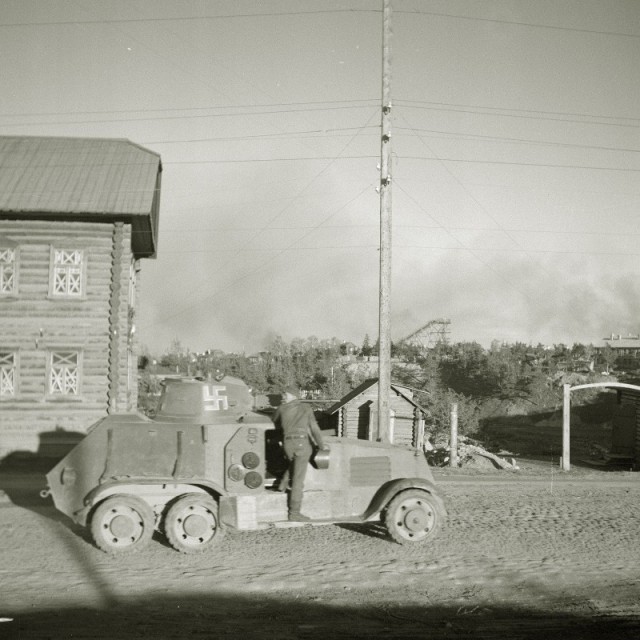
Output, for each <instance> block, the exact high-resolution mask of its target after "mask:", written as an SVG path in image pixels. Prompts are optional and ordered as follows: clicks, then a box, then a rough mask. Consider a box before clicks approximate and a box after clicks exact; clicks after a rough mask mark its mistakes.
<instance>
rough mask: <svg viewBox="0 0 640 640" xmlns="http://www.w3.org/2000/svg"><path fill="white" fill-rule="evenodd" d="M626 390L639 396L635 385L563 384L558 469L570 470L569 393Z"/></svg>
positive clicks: (603, 383) (639, 392)
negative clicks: (560, 453) (581, 390)
mask: <svg viewBox="0 0 640 640" xmlns="http://www.w3.org/2000/svg"><path fill="white" fill-rule="evenodd" d="M598 387H600V388H606V389H627V390H629V391H635V392H636V393H638V394H639V395H640V386H638V385H635V384H627V383H626V382H591V383H588V384H576V385H574V386H571V385H570V384H565V385H564V386H563V401H562V459H561V460H560V468H561V469H562V470H563V471H569V470H570V469H571V459H570V453H569V447H570V443H571V392H572V391H579V390H580V389H596V388H598Z"/></svg>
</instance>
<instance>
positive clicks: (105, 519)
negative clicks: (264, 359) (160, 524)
mask: <svg viewBox="0 0 640 640" xmlns="http://www.w3.org/2000/svg"><path fill="white" fill-rule="evenodd" d="M154 523H155V518H154V515H153V510H152V509H151V507H150V506H149V505H148V504H147V503H146V502H144V500H141V499H140V498H137V497H135V496H128V495H125V494H118V495H114V496H111V497H110V498H107V499H106V500H104V501H103V502H101V503H100V504H99V505H98V506H97V507H96V508H95V510H94V512H93V515H92V516H91V535H92V537H93V540H94V542H95V543H96V546H97V547H98V548H99V549H102V551H106V552H107V553H112V554H117V553H126V552H128V551H134V550H136V549H140V548H142V547H143V546H145V545H146V544H147V543H148V542H149V540H151V536H152V535H153V529H154Z"/></svg>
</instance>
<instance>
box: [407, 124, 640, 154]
mask: <svg viewBox="0 0 640 640" xmlns="http://www.w3.org/2000/svg"><path fill="white" fill-rule="evenodd" d="M396 131H410V132H412V133H415V132H420V133H437V134H443V135H445V136H455V138H462V139H466V140H476V139H478V140H489V141H496V142H513V143H517V144H531V145H537V146H554V147H565V148H568V149H596V150H598V151H620V152H628V153H640V149H630V148H628V147H605V146H601V145H591V144H576V143H572V142H558V141H552V140H534V139H532V138H511V137H508V136H490V135H482V134H480V133H458V132H456V131H442V130H438V129H421V128H416V127H396ZM439 139H441V140H450V139H451V138H450V137H442V136H441V137H440V138H439Z"/></svg>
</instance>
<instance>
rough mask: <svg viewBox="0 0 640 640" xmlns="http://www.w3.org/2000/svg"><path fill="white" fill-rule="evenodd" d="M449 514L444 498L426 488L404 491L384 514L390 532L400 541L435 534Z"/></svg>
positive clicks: (404, 541) (416, 540)
mask: <svg viewBox="0 0 640 640" xmlns="http://www.w3.org/2000/svg"><path fill="white" fill-rule="evenodd" d="M445 516H446V512H445V509H444V506H443V504H442V501H441V500H440V498H439V497H438V496H436V495H433V494H431V493H429V492H427V491H424V490H422V489H407V490H405V491H401V492H400V493H398V494H397V495H396V496H395V497H394V498H393V499H392V500H391V502H389V504H388V505H387V507H386V509H385V510H384V515H383V517H384V524H385V527H386V529H387V531H388V532H389V535H390V536H391V537H392V538H393V539H394V540H395V541H396V542H398V543H400V544H406V543H407V542H421V541H422V540H426V539H427V538H430V537H433V536H434V535H435V534H436V532H437V531H438V529H439V528H440V526H441V525H442V523H443V522H444V519H445Z"/></svg>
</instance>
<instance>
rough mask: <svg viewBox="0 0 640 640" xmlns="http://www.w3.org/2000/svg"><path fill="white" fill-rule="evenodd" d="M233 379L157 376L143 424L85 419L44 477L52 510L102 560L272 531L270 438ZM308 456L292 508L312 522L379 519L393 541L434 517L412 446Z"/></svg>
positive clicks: (356, 445)
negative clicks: (152, 546)
mask: <svg viewBox="0 0 640 640" xmlns="http://www.w3.org/2000/svg"><path fill="white" fill-rule="evenodd" d="M251 400H252V399H251V395H250V393H249V389H248V387H247V386H246V385H245V384H244V383H243V382H242V381H241V380H238V379H236V378H231V377H228V376H227V377H224V378H222V379H221V380H219V381H215V382H208V381H201V380H193V379H188V380H178V381H166V383H165V385H164V389H163V393H162V396H161V398H160V403H159V408H158V412H157V414H156V416H155V417H154V418H153V419H150V418H147V417H144V416H142V415H139V414H116V415H111V416H108V417H106V418H104V419H102V420H100V421H99V422H97V423H96V424H95V425H93V427H92V428H91V429H90V430H89V433H88V434H87V436H86V437H85V438H84V439H83V440H82V441H81V442H80V443H79V444H78V445H77V446H76V447H75V448H74V449H72V450H71V452H70V453H69V454H68V455H67V456H66V457H65V458H63V459H62V460H61V461H60V462H59V463H58V464H57V465H56V466H55V467H54V468H53V469H52V470H51V471H50V472H49V473H48V474H47V481H48V486H49V490H48V492H49V493H50V494H51V495H52V497H53V500H54V504H55V506H56V508H57V509H58V510H59V511H61V512H62V513H64V514H66V515H67V516H69V517H70V518H71V519H72V520H73V521H74V522H76V523H78V524H80V525H82V526H85V527H89V528H90V531H91V534H92V537H93V539H94V541H95V543H96V545H97V546H98V547H99V548H101V549H103V550H104V551H107V552H109V553H118V552H122V551H128V550H132V549H135V548H140V547H141V546H143V545H144V544H145V543H146V542H148V541H149V540H150V539H151V536H152V534H153V531H154V530H158V531H161V532H162V533H164V535H165V536H166V538H167V540H168V541H169V543H170V544H171V545H172V546H173V547H174V548H175V549H177V550H178V551H182V552H184V553H190V552H198V551H203V550H204V549H206V548H207V547H208V546H209V545H211V544H212V543H214V542H215V541H216V540H217V539H218V538H219V537H220V536H221V535H222V533H223V532H224V529H225V528H226V527H233V528H236V529H243V530H251V529H261V528H265V527H268V526H273V525H275V526H284V523H285V522H287V495H286V494H285V493H280V492H278V491H276V490H275V488H274V485H275V483H276V479H277V478H278V477H279V476H280V475H281V474H282V472H283V471H284V469H285V466H286V461H285V460H284V455H283V453H282V447H281V438H280V434H279V432H278V431H276V429H275V426H274V425H273V423H272V422H271V420H270V418H269V417H268V416H265V415H262V414H259V413H255V412H253V411H251V406H252V403H251ZM325 440H326V442H327V444H328V445H329V448H330V451H329V453H328V454H327V453H326V452H319V453H318V454H317V458H316V459H312V461H311V463H310V467H309V469H308V473H307V478H306V481H305V492H304V501H303V511H304V512H305V514H306V515H308V516H309V517H311V518H312V521H316V522H365V521H368V520H373V519H377V518H380V517H381V518H382V521H383V522H384V524H385V526H386V528H387V530H388V532H389V534H390V535H391V537H392V538H393V539H394V540H396V541H397V542H400V543H405V542H410V541H422V540H426V539H428V538H430V537H432V536H433V535H434V534H435V532H436V531H437V530H438V528H439V527H440V525H441V524H442V522H443V521H444V518H445V516H446V512H445V509H444V506H443V504H442V501H441V499H440V498H439V497H438V495H437V493H436V488H435V486H434V483H433V477H432V474H431V470H430V468H429V466H428V464H427V462H426V459H425V456H424V454H423V453H422V452H421V451H416V450H412V449H406V448H401V447H396V446H393V445H386V444H381V443H375V442H368V441H364V440H356V439H350V438H335V437H331V436H329V437H326V438H325Z"/></svg>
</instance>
